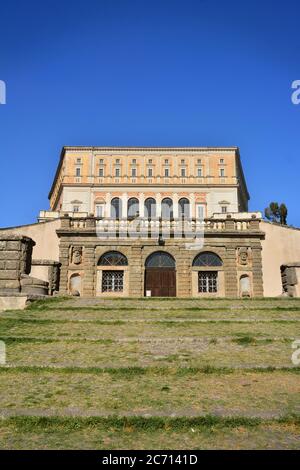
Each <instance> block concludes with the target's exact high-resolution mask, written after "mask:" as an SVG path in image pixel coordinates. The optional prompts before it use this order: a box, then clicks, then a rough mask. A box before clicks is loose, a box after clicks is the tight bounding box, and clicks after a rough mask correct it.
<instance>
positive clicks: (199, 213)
mask: <svg viewBox="0 0 300 470" xmlns="http://www.w3.org/2000/svg"><path fill="white" fill-rule="evenodd" d="M196 216H197V218H198V219H200V220H203V219H204V217H205V208H204V205H203V204H197V206H196Z"/></svg>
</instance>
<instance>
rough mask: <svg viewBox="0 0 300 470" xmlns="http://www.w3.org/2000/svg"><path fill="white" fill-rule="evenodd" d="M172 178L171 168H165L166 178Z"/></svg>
mask: <svg viewBox="0 0 300 470" xmlns="http://www.w3.org/2000/svg"><path fill="white" fill-rule="evenodd" d="M169 176H170V170H169V168H165V177H166V178H168V177H169Z"/></svg>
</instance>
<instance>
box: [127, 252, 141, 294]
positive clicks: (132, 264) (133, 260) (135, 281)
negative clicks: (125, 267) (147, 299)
mask: <svg viewBox="0 0 300 470" xmlns="http://www.w3.org/2000/svg"><path fill="white" fill-rule="evenodd" d="M143 273H144V270H143V266H142V247H141V246H138V245H137V246H135V245H133V246H132V248H131V255H130V258H129V293H130V296H132V297H143V295H144V292H143V286H144V282H143V276H144V274H143Z"/></svg>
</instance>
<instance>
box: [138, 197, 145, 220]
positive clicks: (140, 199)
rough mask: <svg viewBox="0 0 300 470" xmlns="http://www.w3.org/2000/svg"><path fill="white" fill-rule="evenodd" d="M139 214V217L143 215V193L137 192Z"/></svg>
mask: <svg viewBox="0 0 300 470" xmlns="http://www.w3.org/2000/svg"><path fill="white" fill-rule="evenodd" d="M138 197H139V215H140V217H141V218H144V217H145V195H144V193H140V194H139V196H138Z"/></svg>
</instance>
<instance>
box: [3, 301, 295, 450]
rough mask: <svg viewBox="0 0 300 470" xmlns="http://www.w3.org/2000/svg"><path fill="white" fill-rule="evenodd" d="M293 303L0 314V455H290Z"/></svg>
mask: <svg viewBox="0 0 300 470" xmlns="http://www.w3.org/2000/svg"><path fill="white" fill-rule="evenodd" d="M299 338H300V300H299V299H258V300H245V301H242V300H238V299H237V300H221V299H214V300H199V299H176V300H174V299H115V300H103V299H102V300H99V299H83V298H79V299H59V298H54V299H49V300H47V301H38V302H36V303H33V304H32V305H31V306H30V307H29V308H27V309H26V310H25V311H9V312H1V313H0V339H1V340H2V341H4V342H5V343H6V353H7V363H6V365H5V366H2V367H1V368H0V414H1V417H2V419H1V421H0V448H2V449H35V448H36V449H38V448H39V449H73V448H81V449H92V448H95V449H103V448H104V449H105V448H106V449H128V448H134V449H151V448H152V449H172V448H175V449H176V448H178V449H218V448H222V449H247V448H253V449H297V448H299V447H300V444H299V434H300V367H297V366H295V365H293V363H292V361H291V355H292V352H293V349H292V347H291V346H292V342H293V340H295V339H299Z"/></svg>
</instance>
